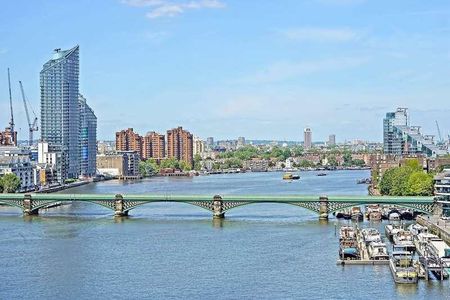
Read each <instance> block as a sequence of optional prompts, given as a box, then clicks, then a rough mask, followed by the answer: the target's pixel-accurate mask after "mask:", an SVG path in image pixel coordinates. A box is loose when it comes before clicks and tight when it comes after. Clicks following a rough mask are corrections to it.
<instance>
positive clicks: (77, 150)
mask: <svg viewBox="0 0 450 300" xmlns="http://www.w3.org/2000/svg"><path fill="white" fill-rule="evenodd" d="M79 51H80V49H79V46H78V45H77V46H75V47H73V48H72V49H69V50H61V49H55V51H54V54H53V57H52V58H51V59H50V60H49V61H48V62H46V63H45V64H44V66H43V68H42V70H41V73H40V86H41V141H42V142H44V143H47V144H48V146H47V148H46V153H54V154H55V155H54V157H55V158H56V162H55V168H56V173H57V176H56V177H57V181H58V182H60V183H62V182H64V180H65V179H67V178H78V177H79V176H80V175H84V176H94V175H95V165H96V164H95V159H96V158H95V157H96V155H95V153H96V140H95V139H96V137H97V120H96V117H95V114H94V112H93V110H92V109H91V108H90V107H89V106H88V105H87V104H86V99H84V98H83V96H81V95H80V93H79Z"/></svg>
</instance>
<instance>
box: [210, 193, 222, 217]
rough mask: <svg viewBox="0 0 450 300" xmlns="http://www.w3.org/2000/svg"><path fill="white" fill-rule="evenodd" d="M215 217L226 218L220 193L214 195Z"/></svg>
mask: <svg viewBox="0 0 450 300" xmlns="http://www.w3.org/2000/svg"><path fill="white" fill-rule="evenodd" d="M212 209H213V218H214V219H223V218H225V211H224V207H223V200H222V197H221V196H219V195H216V196H214V198H213V207H212Z"/></svg>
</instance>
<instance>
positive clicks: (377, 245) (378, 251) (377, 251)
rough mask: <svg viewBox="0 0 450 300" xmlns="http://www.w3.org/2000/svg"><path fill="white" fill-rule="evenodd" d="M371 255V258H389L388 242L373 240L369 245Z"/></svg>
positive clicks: (368, 249)
mask: <svg viewBox="0 0 450 300" xmlns="http://www.w3.org/2000/svg"><path fill="white" fill-rule="evenodd" d="M367 251H368V252H369V257H370V259H371V260H388V259H389V255H388V252H387V248H386V244H385V243H383V242H371V243H370V244H369V247H367Z"/></svg>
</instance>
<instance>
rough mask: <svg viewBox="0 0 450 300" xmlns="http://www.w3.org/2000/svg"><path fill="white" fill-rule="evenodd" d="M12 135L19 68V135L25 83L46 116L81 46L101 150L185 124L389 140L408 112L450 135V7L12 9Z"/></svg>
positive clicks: (72, 4)
mask: <svg viewBox="0 0 450 300" xmlns="http://www.w3.org/2000/svg"><path fill="white" fill-rule="evenodd" d="M0 20H1V21H0V70H1V72H0V126H1V127H4V126H6V125H7V122H8V118H9V116H8V91H7V76H6V68H7V67H10V68H11V72H12V74H11V75H12V80H13V96H14V105H15V107H14V108H15V112H16V113H15V119H16V124H17V127H19V128H21V130H20V131H19V134H20V137H19V138H23V139H26V136H27V130H26V128H27V125H26V120H25V115H24V111H23V106H22V104H21V102H20V99H21V98H20V91H19V87H18V84H17V81H18V80H22V81H23V83H24V86H25V90H26V93H27V95H28V98H29V99H30V101H31V102H32V103H33V106H34V109H35V110H36V111H39V71H40V69H41V67H42V64H43V63H45V62H46V61H47V60H48V59H49V58H50V57H51V55H52V50H53V49H54V48H63V49H67V48H71V47H73V46H74V45H76V44H79V45H80V60H81V62H80V73H81V74H80V91H81V92H82V94H83V95H84V96H85V97H86V98H87V100H88V103H89V104H90V105H91V107H92V108H93V109H94V110H95V112H96V114H97V117H98V121H99V122H98V125H99V128H98V133H99V138H100V139H113V138H114V132H115V131H116V130H119V129H122V128H126V127H134V128H135V130H136V131H138V132H140V133H142V134H144V133H145V132H146V131H149V130H156V131H159V132H165V131H166V130H167V129H169V128H172V127H176V126H178V125H182V126H183V127H185V128H186V129H188V130H190V131H191V132H192V133H194V134H196V135H199V136H201V137H203V138H206V137H207V136H214V137H216V138H218V139H223V138H236V137H237V136H245V137H247V138H248V139H288V140H302V139H303V136H302V135H303V134H302V131H303V128H304V127H305V126H310V127H311V128H312V130H313V139H314V140H325V139H326V138H327V137H328V135H329V134H330V133H335V134H336V135H337V140H338V141H344V140H345V139H346V140H351V139H357V138H358V139H366V140H378V141H381V140H382V118H383V116H384V114H385V113H386V112H387V111H391V110H394V109H395V108H396V107H397V106H406V107H409V108H410V111H411V122H412V123H415V124H417V125H421V126H423V129H424V131H426V133H430V134H435V133H436V127H435V123H434V122H435V120H438V121H439V124H440V126H441V130H442V132H443V133H444V132H445V133H449V131H450V117H449V116H450V99H449V95H450V1H447V0H441V1H437V0H436V1H433V0H429V1H416V0H398V1H381V0H304V1H302V0H279V1H269V0H246V1H243V0H109V1H107V0H96V1H88V0H78V1H49V0H47V1H44V0H34V1H26V0H16V1H5V0H3V1H1V10H0Z"/></svg>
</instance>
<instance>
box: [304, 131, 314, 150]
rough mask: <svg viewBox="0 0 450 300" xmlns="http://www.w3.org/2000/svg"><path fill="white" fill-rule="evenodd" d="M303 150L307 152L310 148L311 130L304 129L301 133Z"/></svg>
mask: <svg viewBox="0 0 450 300" xmlns="http://www.w3.org/2000/svg"><path fill="white" fill-rule="evenodd" d="M303 148H304V149H305V150H309V149H311V148H312V131H311V128H309V127H307V128H305V130H304V132H303Z"/></svg>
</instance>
